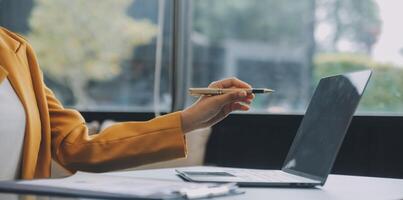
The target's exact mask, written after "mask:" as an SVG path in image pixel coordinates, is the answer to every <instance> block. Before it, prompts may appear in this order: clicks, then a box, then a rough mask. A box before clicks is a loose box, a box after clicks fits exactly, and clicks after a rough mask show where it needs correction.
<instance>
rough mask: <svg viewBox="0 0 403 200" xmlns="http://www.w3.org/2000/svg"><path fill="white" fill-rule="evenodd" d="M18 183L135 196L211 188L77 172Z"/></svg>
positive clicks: (186, 183) (199, 185)
mask: <svg viewBox="0 0 403 200" xmlns="http://www.w3.org/2000/svg"><path fill="white" fill-rule="evenodd" d="M19 183H22V184H29V185H40V186H49V187H58V188H69V189H77V190H87V191H94V192H108V193H115V194H125V195H135V196H149V195H153V194H172V192H176V191H179V190H181V189H184V188H188V189H195V188H203V187H206V188H207V187H208V186H211V184H199V183H188V182H180V181H165V180H159V179H144V178H133V177H123V176H114V175H105V174H95V173H86V172H77V173H76V174H74V175H73V176H70V177H67V178H61V179H40V180H32V181H20V182H19Z"/></svg>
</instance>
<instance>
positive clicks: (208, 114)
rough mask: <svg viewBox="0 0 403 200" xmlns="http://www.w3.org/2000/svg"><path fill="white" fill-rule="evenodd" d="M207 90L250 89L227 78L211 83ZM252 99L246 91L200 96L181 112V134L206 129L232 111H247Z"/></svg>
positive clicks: (245, 84) (242, 83)
mask: <svg viewBox="0 0 403 200" xmlns="http://www.w3.org/2000/svg"><path fill="white" fill-rule="evenodd" d="M209 88H246V89H249V88H252V87H251V86H250V85H249V84H247V83H245V82H243V81H241V80H239V79H237V78H229V79H224V80H220V81H216V82H212V83H211V84H210V85H209ZM253 98H254V95H253V94H247V93H246V91H241V92H232V93H227V94H222V95H215V96H202V97H200V98H199V100H197V102H195V103H194V104H193V105H192V106H190V107H189V108H187V109H185V110H184V111H182V113H181V114H182V129H183V132H185V133H186V132H189V131H192V130H194V129H198V128H203V127H208V126H212V125H214V124H216V123H217V122H219V121H221V120H222V119H224V118H225V117H226V116H228V114H229V113H231V112H232V111H234V110H243V111H247V110H249V104H250V103H251V102H252V100H253Z"/></svg>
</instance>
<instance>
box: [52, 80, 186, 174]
mask: <svg viewBox="0 0 403 200" xmlns="http://www.w3.org/2000/svg"><path fill="white" fill-rule="evenodd" d="M45 92H46V98H47V102H48V108H49V114H50V126H51V138H52V142H51V143H52V154H53V157H54V158H56V160H57V161H58V162H59V163H60V164H61V165H63V166H64V167H66V168H67V169H68V170H70V171H75V170H84V171H93V172H103V171H109V170H116V169H123V168H128V167H131V166H138V165H143V164H146V163H151V162H156V161H163V160H169V159H174V158H179V157H184V156H186V149H185V148H186V145H185V139H184V134H183V133H182V127H181V116H180V112H176V113H171V114H168V115H164V116H161V117H157V118H155V119H152V120H150V121H146V122H124V123H118V124H115V125H113V126H111V127H109V128H106V129H105V130H104V131H102V132H100V133H98V134H95V135H91V136H89V135H88V129H87V127H86V126H85V121H84V119H83V118H82V116H81V115H80V114H79V113H78V112H77V111H75V110H71V109H65V108H63V107H62V105H61V104H60V103H59V101H58V100H57V99H56V98H55V96H54V94H53V93H52V92H51V91H50V90H49V89H48V88H46V91H45Z"/></svg>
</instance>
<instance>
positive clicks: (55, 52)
mask: <svg viewBox="0 0 403 200" xmlns="http://www.w3.org/2000/svg"><path fill="white" fill-rule="evenodd" d="M165 5H166V6H165V12H164V13H165V16H166V17H165V21H164V29H163V30H164V31H163V56H162V75H161V84H160V86H161V88H160V97H161V98H160V106H159V107H160V109H161V110H162V111H169V110H170V107H171V96H170V92H169V90H170V88H169V87H168V86H169V85H170V84H169V75H168V74H169V73H168V70H169V67H170V66H169V65H170V63H171V62H170V59H171V58H170V57H171V55H170V52H171V42H172V41H171V40H172V39H171V38H172V31H171V23H172V22H171V17H170V15H171V14H170V9H171V8H170V3H169V2H168V3H166V4H165ZM157 19H158V0H135V1H134V0H119V1H114V0H58V1H45V0H0V25H1V26H5V27H6V28H9V29H11V30H12V31H15V32H18V33H20V34H22V35H23V36H25V38H27V39H28V40H29V42H30V43H31V44H32V46H33V47H34V49H35V51H36V53H37V57H38V60H39V63H40V65H41V68H42V70H43V71H44V74H45V79H46V80H45V81H46V83H47V85H48V86H49V87H50V88H51V89H52V90H53V91H54V92H55V94H56V96H57V97H58V98H59V99H60V100H61V101H62V103H63V104H64V105H66V106H70V107H75V108H78V109H80V110H95V111H109V110H113V111H116V110H117V111H126V110H129V111H151V110H152V109H153V86H154V71H155V54H156V39H155V38H156V35H157V31H158V27H157V23H158V20H157Z"/></svg>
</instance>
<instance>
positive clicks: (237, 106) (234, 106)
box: [231, 102, 250, 111]
mask: <svg viewBox="0 0 403 200" xmlns="http://www.w3.org/2000/svg"><path fill="white" fill-rule="evenodd" d="M249 108H250V107H249V106H248V105H245V104H242V103H239V102H235V103H232V104H231V110H232V111H235V110H242V111H247V110H249Z"/></svg>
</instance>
